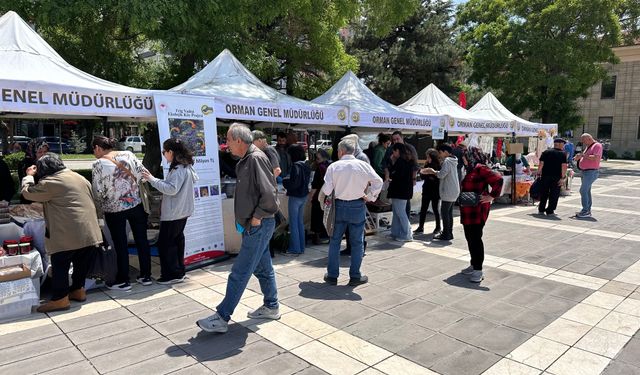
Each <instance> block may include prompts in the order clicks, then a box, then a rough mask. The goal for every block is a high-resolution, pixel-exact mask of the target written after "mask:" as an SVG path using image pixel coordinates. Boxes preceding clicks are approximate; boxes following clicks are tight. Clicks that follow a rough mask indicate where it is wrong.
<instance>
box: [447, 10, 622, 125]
mask: <svg viewBox="0 0 640 375" xmlns="http://www.w3.org/2000/svg"><path fill="white" fill-rule="evenodd" d="M622 1H623V0H470V1H469V2H468V3H467V4H465V5H464V6H463V7H462V8H461V11H460V13H459V20H458V21H459V24H460V25H462V26H463V27H464V33H463V38H464V39H465V41H467V42H468V43H470V47H469V50H468V56H467V59H468V61H469V63H470V65H471V68H472V70H473V73H472V74H471V77H470V80H471V81H472V82H475V83H477V84H480V85H481V86H486V87H489V88H491V89H494V90H499V91H500V93H501V96H500V99H501V101H503V102H504V104H505V105H506V106H507V107H509V108H510V109H511V110H512V111H513V112H515V113H522V112H524V111H525V110H530V111H532V112H533V114H534V116H535V117H536V118H539V119H541V121H543V122H557V123H558V124H559V126H560V128H561V129H562V130H565V129H572V128H575V127H576V126H578V125H579V124H580V123H581V122H582V119H581V118H580V116H579V114H578V109H577V105H576V99H578V98H580V97H584V96H586V94H587V90H588V89H589V88H590V87H591V86H593V85H594V84H596V83H597V82H598V81H600V80H601V79H603V78H604V77H605V76H606V66H605V65H604V64H605V63H615V62H616V61H617V59H616V57H615V55H614V53H613V51H612V49H611V48H612V47H614V46H617V45H619V44H620V42H621V37H620V22H619V18H618V11H619V7H620V6H621V4H622Z"/></svg>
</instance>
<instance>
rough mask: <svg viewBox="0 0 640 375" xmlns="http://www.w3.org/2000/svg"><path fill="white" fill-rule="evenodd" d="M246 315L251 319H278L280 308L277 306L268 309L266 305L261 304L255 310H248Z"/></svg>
mask: <svg viewBox="0 0 640 375" xmlns="http://www.w3.org/2000/svg"><path fill="white" fill-rule="evenodd" d="M247 317H249V318H251V319H273V320H278V319H280V309H279V308H277V307H276V308H275V309H270V308H268V307H267V306H264V305H262V306H260V307H258V308H257V309H256V310H254V311H250V312H248V313H247Z"/></svg>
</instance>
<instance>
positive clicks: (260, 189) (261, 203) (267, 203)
mask: <svg viewBox="0 0 640 375" xmlns="http://www.w3.org/2000/svg"><path fill="white" fill-rule="evenodd" d="M227 144H228V145H229V149H230V150H231V153H232V154H233V155H235V156H238V157H240V158H241V159H240V161H239V162H238V165H237V166H236V175H237V176H238V177H237V183H236V192H235V201H234V211H235V217H236V228H237V230H238V232H239V233H241V234H242V245H241V247H240V252H239V253H238V256H237V258H236V260H235V262H234V263H233V267H232V268H231V274H230V275H229V279H228V281H227V291H226V293H225V296H224V299H223V300H222V302H220V304H219V305H218V306H217V307H216V313H215V314H213V315H211V316H209V317H207V318H204V319H200V320H198V321H197V323H196V324H197V325H198V327H200V328H201V329H202V330H204V331H206V332H218V333H224V332H227V330H228V322H229V320H230V319H231V314H233V310H235V308H236V306H238V303H239V302H240V298H241V297H242V293H243V292H244V290H245V288H246V287H247V283H248V282H249V278H250V277H251V275H252V274H254V275H256V277H257V278H258V280H260V289H261V291H262V294H263V295H264V305H263V306H260V307H259V308H258V309H257V310H255V311H252V312H250V313H249V314H247V315H248V317H249V318H251V319H279V318H280V310H279V304H278V290H277V287H276V278H275V271H274V270H273V265H272V263H271V255H270V254H269V240H270V239H271V236H272V235H273V230H274V229H275V219H274V215H275V213H276V212H277V211H278V197H277V190H276V181H275V178H274V177H273V172H272V170H271V162H270V161H269V158H268V157H267V156H266V155H265V154H264V152H262V151H260V149H259V148H257V147H256V146H254V145H253V136H252V134H251V130H249V128H248V127H247V126H246V125H244V124H239V123H235V124H233V125H231V127H230V128H229V131H228V132H227Z"/></svg>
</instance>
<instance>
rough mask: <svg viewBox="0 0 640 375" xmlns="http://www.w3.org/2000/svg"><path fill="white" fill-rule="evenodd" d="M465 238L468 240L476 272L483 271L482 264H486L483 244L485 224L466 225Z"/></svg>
mask: <svg viewBox="0 0 640 375" xmlns="http://www.w3.org/2000/svg"><path fill="white" fill-rule="evenodd" d="M462 227H463V228H464V237H465V238H466V239H467V246H469V254H470V255H471V265H472V266H473V269H474V270H478V271H479V270H482V263H484V243H483V242H482V229H483V228H484V223H483V224H465V225H463V226H462Z"/></svg>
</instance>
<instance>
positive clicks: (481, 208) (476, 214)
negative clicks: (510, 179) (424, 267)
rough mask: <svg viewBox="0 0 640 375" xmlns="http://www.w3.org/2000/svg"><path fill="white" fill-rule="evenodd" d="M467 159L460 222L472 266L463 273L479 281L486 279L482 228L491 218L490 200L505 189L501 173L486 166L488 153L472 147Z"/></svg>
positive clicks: (465, 157)
mask: <svg viewBox="0 0 640 375" xmlns="http://www.w3.org/2000/svg"><path fill="white" fill-rule="evenodd" d="M464 159H465V160H464V161H465V168H466V169H467V174H466V176H464V178H463V179H462V184H461V191H462V192H461V194H460V199H459V202H460V221H461V222H462V227H463V228H464V236H465V238H466V239H467V245H468V246H469V254H470V255H471V265H470V266H469V267H467V268H465V269H463V270H462V274H464V275H469V277H470V278H469V281H471V282H474V283H479V282H481V281H482V280H484V274H483V272H482V263H483V262H484V243H483V242H482V230H483V228H484V224H485V223H486V222H487V219H488V218H489V210H490V209H491V203H492V202H493V200H494V199H495V198H497V197H499V196H500V192H502V176H501V175H500V174H499V173H497V172H494V171H492V170H491V168H489V167H488V166H487V162H488V160H489V158H488V156H487V155H485V154H484V153H482V151H481V150H480V149H479V148H477V147H470V148H469V149H468V150H467V153H466V154H465V156H464ZM489 187H491V192H490V193H489V189H488V188H489Z"/></svg>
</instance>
